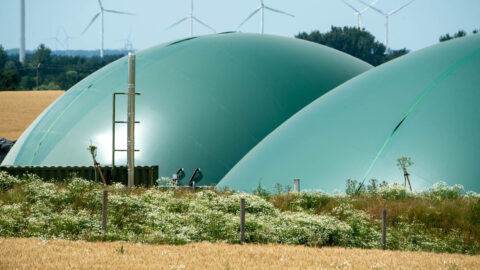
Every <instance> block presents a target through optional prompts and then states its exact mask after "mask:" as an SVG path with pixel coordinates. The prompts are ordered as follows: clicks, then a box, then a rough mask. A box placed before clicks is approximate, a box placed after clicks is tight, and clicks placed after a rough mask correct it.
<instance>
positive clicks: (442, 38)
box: [438, 30, 478, 42]
mask: <svg viewBox="0 0 480 270" xmlns="http://www.w3.org/2000/svg"><path fill="white" fill-rule="evenodd" d="M476 33H478V30H473V31H472V34H476ZM466 35H467V32H465V31H464V30H458V32H457V33H455V34H453V36H450V34H449V33H447V34H445V35H443V36H440V37H439V38H438V41H439V42H444V41H447V40H451V39H454V38H459V37H464V36H466Z"/></svg>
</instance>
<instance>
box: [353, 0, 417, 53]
mask: <svg viewBox="0 0 480 270" xmlns="http://www.w3.org/2000/svg"><path fill="white" fill-rule="evenodd" d="M358 1H360V3H362V4H364V5H365V6H367V7H370V8H371V9H373V10H375V11H376V12H378V13H380V14H382V15H383V16H385V47H386V48H387V50H388V18H389V17H390V16H392V15H393V14H395V13H397V12H399V11H400V10H402V9H403V8H404V7H406V6H408V5H410V4H411V3H412V2H413V1H415V0H411V1H410V2H408V3H406V4H405V5H403V6H401V7H399V8H397V9H394V10H392V11H390V12H387V13H385V12H383V11H381V10H380V9H378V8H375V7H373V6H372V5H369V4H367V3H365V2H364V1H362V0H358Z"/></svg>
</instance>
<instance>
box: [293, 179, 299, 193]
mask: <svg viewBox="0 0 480 270" xmlns="http://www.w3.org/2000/svg"><path fill="white" fill-rule="evenodd" d="M293 191H294V192H300V179H298V178H295V179H293Z"/></svg>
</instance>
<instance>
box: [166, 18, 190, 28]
mask: <svg viewBox="0 0 480 270" xmlns="http://www.w3.org/2000/svg"><path fill="white" fill-rule="evenodd" d="M188 19H189V17H185V18H183V19H180V20H179V21H178V22H176V23H174V24H172V25H170V26H169V27H167V28H166V29H170V28H172V27H174V26H176V25H177V24H179V23H182V22H184V21H186V20H188Z"/></svg>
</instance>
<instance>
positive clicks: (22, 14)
mask: <svg viewBox="0 0 480 270" xmlns="http://www.w3.org/2000/svg"><path fill="white" fill-rule="evenodd" d="M18 58H19V59H18V60H19V61H20V63H23V62H24V61H25V0H20V46H19V50H18Z"/></svg>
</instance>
